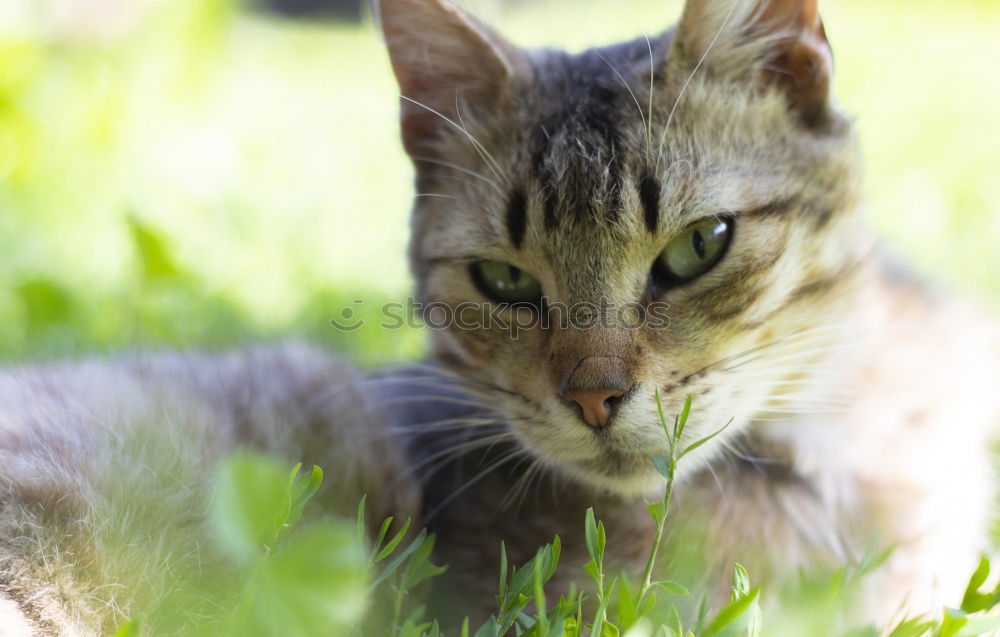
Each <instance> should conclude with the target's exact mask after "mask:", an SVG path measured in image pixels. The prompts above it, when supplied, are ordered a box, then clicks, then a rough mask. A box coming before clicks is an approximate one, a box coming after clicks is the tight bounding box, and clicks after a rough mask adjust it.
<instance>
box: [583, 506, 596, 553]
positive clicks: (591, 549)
mask: <svg viewBox="0 0 1000 637" xmlns="http://www.w3.org/2000/svg"><path fill="white" fill-rule="evenodd" d="M583 534H584V538H585V539H586V541H587V552H588V553H590V559H592V560H594V562H595V563H596V562H597V561H598V558H597V521H596V520H595V519H594V508H593V507H589V508H588V509H587V513H586V515H585V517H584V521H583Z"/></svg>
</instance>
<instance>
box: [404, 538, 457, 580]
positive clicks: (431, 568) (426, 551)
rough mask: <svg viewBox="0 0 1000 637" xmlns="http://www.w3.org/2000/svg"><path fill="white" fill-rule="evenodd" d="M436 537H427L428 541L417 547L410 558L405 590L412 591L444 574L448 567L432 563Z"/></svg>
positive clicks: (405, 576) (405, 577) (405, 578)
mask: <svg viewBox="0 0 1000 637" xmlns="http://www.w3.org/2000/svg"><path fill="white" fill-rule="evenodd" d="M434 540H435V537H434V535H429V536H427V541H426V542H424V543H423V544H421V545H420V546H419V547H417V550H415V551H414V552H413V557H411V558H410V564H409V566H407V567H406V574H405V575H404V576H403V589H404V590H412V589H413V588H415V587H416V586H417V585H418V584H420V583H421V582H423V581H424V580H427V579H430V578H432V577H437V576H438V575H440V574H442V573H444V572H445V571H447V570H448V567H447V566H437V565H435V564H432V563H431V562H430V557H431V554H432V553H433V552H434Z"/></svg>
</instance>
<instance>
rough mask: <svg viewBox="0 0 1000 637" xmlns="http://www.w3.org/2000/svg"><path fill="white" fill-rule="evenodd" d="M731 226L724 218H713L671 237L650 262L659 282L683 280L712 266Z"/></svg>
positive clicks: (720, 257) (721, 251)
mask: <svg viewBox="0 0 1000 637" xmlns="http://www.w3.org/2000/svg"><path fill="white" fill-rule="evenodd" d="M732 226H733V224H732V222H731V221H729V220H727V219H722V218H713V219H708V220H705V221H702V222H701V223H699V224H697V225H694V226H692V227H690V228H688V229H687V230H685V231H684V232H683V233H681V234H679V235H677V236H676V237H674V238H673V239H672V240H671V241H670V243H668V244H667V247H666V248H664V250H663V252H661V253H660V256H659V257H658V258H657V259H656V263H655V264H654V265H653V275H654V277H656V278H657V279H659V281H658V283H660V284H661V285H677V284H678V283H686V282H688V281H691V280H692V279H696V278H698V277H699V276H701V275H703V274H705V273H706V272H708V271H709V270H711V269H712V268H713V267H715V265H716V264H717V263H718V262H719V261H721V260H722V257H723V255H724V254H725V253H726V248H727V247H728V246H729V238H730V236H731V235H732Z"/></svg>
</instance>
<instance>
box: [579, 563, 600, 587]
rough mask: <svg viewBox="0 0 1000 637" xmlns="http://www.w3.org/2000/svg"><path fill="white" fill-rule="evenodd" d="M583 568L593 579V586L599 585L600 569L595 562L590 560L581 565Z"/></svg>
mask: <svg viewBox="0 0 1000 637" xmlns="http://www.w3.org/2000/svg"><path fill="white" fill-rule="evenodd" d="M583 570H584V571H586V572H587V575H590V579H592V580H594V585H595V586H600V581H601V569H600V568H598V566H597V562H595V561H594V560H590V561H589V562H587V563H586V564H584V565H583Z"/></svg>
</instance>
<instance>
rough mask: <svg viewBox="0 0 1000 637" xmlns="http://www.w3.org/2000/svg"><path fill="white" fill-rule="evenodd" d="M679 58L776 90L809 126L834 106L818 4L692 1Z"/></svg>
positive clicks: (677, 47)
mask: <svg viewBox="0 0 1000 637" xmlns="http://www.w3.org/2000/svg"><path fill="white" fill-rule="evenodd" d="M674 54H677V55H678V56H679V57H680V58H681V59H682V60H684V61H685V62H686V64H687V65H688V66H689V67H691V69H692V70H693V69H694V67H700V70H699V72H702V71H703V72H706V73H711V74H715V75H718V76H726V77H732V78H746V79H748V80H750V81H754V82H757V83H761V84H770V85H774V86H777V87H778V88H780V89H781V90H782V91H783V92H784V93H785V95H786V96H787V98H788V103H789V106H790V108H791V110H792V111H793V112H794V113H795V114H796V115H797V116H798V117H799V118H800V119H801V120H802V121H803V122H804V123H806V124H807V125H810V124H813V123H815V122H816V121H817V120H819V119H820V118H821V117H822V115H823V114H824V113H825V112H826V109H827V107H828V105H829V100H830V80H831V77H832V74H833V54H832V52H831V50H830V43H829V42H828V41H827V39H826V32H825V30H824V28H823V22H822V20H821V19H820V16H819V9H818V7H817V0H687V4H686V5H685V7H684V15H683V17H682V18H681V23H680V27H679V28H678V31H677V37H676V39H675V40H674Z"/></svg>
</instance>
